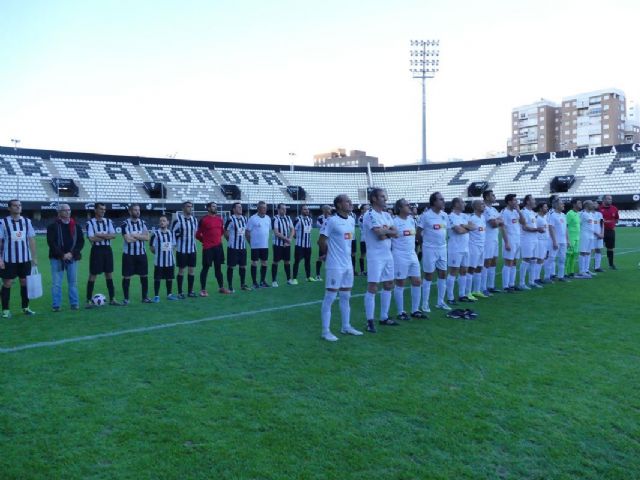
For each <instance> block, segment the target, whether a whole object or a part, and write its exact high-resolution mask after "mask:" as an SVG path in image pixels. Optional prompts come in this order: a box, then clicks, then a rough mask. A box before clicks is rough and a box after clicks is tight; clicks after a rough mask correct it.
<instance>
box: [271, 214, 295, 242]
mask: <svg viewBox="0 0 640 480" xmlns="http://www.w3.org/2000/svg"><path fill="white" fill-rule="evenodd" d="M271 228H272V229H273V231H274V232H279V233H281V234H282V235H284V236H285V237H288V236H289V235H290V234H291V229H292V228H293V222H292V221H291V217H290V216H289V215H285V216H284V217H281V216H280V215H275V216H274V217H273V219H272V220H271ZM273 244H274V245H275V246H276V247H286V246H287V244H286V243H285V242H284V240H283V239H281V238H278V237H276V236H275V235H274V236H273Z"/></svg>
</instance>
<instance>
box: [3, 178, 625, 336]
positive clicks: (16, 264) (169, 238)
mask: <svg viewBox="0 0 640 480" xmlns="http://www.w3.org/2000/svg"><path fill="white" fill-rule="evenodd" d="M374 191H377V192H382V193H380V195H383V196H384V201H381V200H380V197H379V196H372V198H371V199H370V200H371V206H372V207H373V208H372V209H371V210H369V211H367V210H368V209H367V208H366V207H365V208H364V209H363V212H362V215H361V216H360V218H359V219H358V223H359V224H360V227H361V229H362V234H361V259H360V269H361V272H363V271H364V259H363V254H366V257H367V264H368V265H369V272H368V273H367V276H368V277H369V278H368V279H369V284H370V286H369V288H368V291H369V293H374V294H375V288H374V287H372V284H373V285H374V286H375V284H377V283H378V282H383V284H384V290H383V293H382V295H381V297H382V302H381V303H382V311H381V319H382V320H383V321H384V322H386V323H388V324H393V323H394V321H392V320H389V319H388V318H387V313H388V303H389V302H387V294H386V293H385V292H387V291H389V290H390V288H389V286H388V282H391V285H393V280H395V281H396V302H397V305H398V310H399V312H400V313H399V317H400V318H408V315H407V314H406V312H404V309H403V308H402V288H401V287H403V285H404V280H405V279H407V278H410V279H411V282H412V310H411V312H412V315H413V316H421V315H422V312H420V311H419V309H418V308H417V306H418V305H419V297H420V293H421V291H422V297H423V299H424V301H423V311H428V292H429V288H428V287H430V284H431V280H432V277H433V272H434V271H437V273H438V302H437V306H438V307H440V308H448V306H447V305H446V303H445V302H444V296H443V295H440V294H441V293H442V292H444V289H442V288H441V285H440V284H441V282H440V280H442V279H443V277H444V274H446V271H447V266H448V268H449V276H448V278H446V292H447V293H448V300H449V301H450V302H451V301H452V300H453V299H454V296H453V289H454V284H455V279H456V277H457V278H458V280H459V297H460V299H461V300H462V301H474V300H475V298H474V294H473V293H471V292H472V291H473V292H475V294H476V295H475V296H476V297H477V296H480V297H482V296H487V295H490V294H491V293H492V290H493V291H495V288H494V281H495V262H496V259H497V254H498V252H497V250H498V247H497V242H498V230H502V234H503V244H504V246H503V256H504V259H505V267H508V268H509V269H511V270H510V271H509V272H506V273H512V274H513V279H512V280H511V283H509V279H511V276H510V275H503V287H504V288H505V289H507V290H509V288H515V287H514V285H513V283H514V282H515V259H516V258H518V256H519V251H520V250H522V258H523V262H522V265H523V266H521V287H522V286H523V289H526V288H528V287H527V285H526V284H525V283H524V277H525V276H526V272H527V270H528V266H529V263H531V274H530V279H531V278H534V277H535V279H537V278H538V277H539V274H540V270H539V269H538V268H541V266H542V263H543V261H545V262H546V263H547V265H548V266H547V268H545V279H546V281H548V280H549V278H550V276H551V275H553V273H551V272H552V271H551V265H552V264H553V268H555V259H556V257H557V258H558V259H559V261H558V263H559V267H560V270H561V272H560V275H559V278H560V279H563V277H564V274H563V272H562V269H563V266H564V261H563V259H564V252H565V250H568V251H569V255H571V254H573V253H574V252H576V251H577V248H575V247H574V245H573V243H571V242H570V241H569V232H570V229H569V230H567V229H566V227H563V225H564V223H565V222H564V214H563V213H562V204H561V201H560V200H559V199H556V200H555V201H558V202H559V205H554V209H553V210H551V212H549V213H548V212H547V209H546V204H541V205H540V206H539V208H536V210H538V213H539V214H538V215H533V216H532V215H531V214H528V213H527V212H529V211H533V210H532V209H531V208H528V207H530V206H531V205H533V206H535V200H534V199H532V198H528V199H527V202H529V203H531V202H532V203H531V205H529V206H525V208H523V209H522V212H521V211H520V209H519V207H518V202H517V199H516V198H515V195H512V196H507V197H508V201H507V208H505V210H503V212H502V214H498V213H497V210H496V209H495V208H494V207H492V206H491V204H493V203H495V197H493V194H492V192H490V191H488V192H486V193H485V201H486V204H487V205H488V207H486V208H485V202H483V201H480V200H478V201H476V202H474V204H473V209H474V212H473V214H471V215H469V216H467V215H466V214H464V213H463V212H462V210H463V208H464V202H463V201H462V200H461V199H454V201H453V202H452V211H451V213H450V214H449V215H447V214H446V213H444V210H443V209H444V199H441V200H442V202H441V203H442V205H441V206H439V205H438V198H441V195H439V194H433V195H432V198H431V200H432V202H431V207H430V208H429V209H427V210H425V212H424V213H423V214H422V215H421V216H419V217H417V222H416V218H415V215H414V213H415V212H412V207H411V206H410V205H409V203H408V202H406V201H405V200H404V199H401V200H399V201H398V202H396V205H395V213H396V215H395V218H392V216H391V215H390V214H389V213H388V212H387V211H386V194H384V192H383V191H382V190H380V189H374ZM509 197H512V198H509ZM340 198H341V197H340ZM510 203H513V205H510ZM609 204H610V201H609ZM576 205H578V204H576ZM334 206H335V208H336V215H337V216H338V217H339V216H340V209H339V208H338V205H337V204H336V205H334ZM574 208H575V207H574ZM577 208H578V210H579V206H578V207H577ZM612 208H614V209H615V207H612ZM590 209H591V207H590V206H589V205H588V204H587V206H586V209H585V212H582V213H581V214H580V215H581V221H582V222H584V223H585V224H588V225H590V226H591V227H590V228H591V229H592V230H593V231H594V238H597V237H598V236H600V239H601V238H602V236H603V234H602V232H599V233H598V232H596V231H595V230H596V229H595V228H594V227H593V225H596V224H598V221H597V219H596V218H595V217H594V218H593V219H591V217H590V215H592V214H591V213H590ZM191 210H192V204H191V203H190V202H185V203H184V204H183V209H182V212H181V213H180V214H178V215H176V218H175V219H174V220H173V222H172V224H171V225H169V219H168V218H167V217H165V216H163V217H161V218H160V223H159V225H158V227H157V228H154V229H152V230H149V229H148V228H147V226H146V224H145V222H144V221H143V220H142V219H141V218H140V209H139V206H137V205H132V206H131V207H130V209H129V214H130V216H129V218H128V219H127V220H125V221H124V222H123V224H122V227H121V231H122V235H123V238H124V241H125V244H124V248H123V256H122V277H123V280H122V289H123V294H124V301H123V302H122V304H127V303H128V302H129V285H130V279H131V277H132V276H133V275H139V276H140V279H141V285H142V297H143V302H145V303H150V302H158V301H159V300H160V298H159V289H160V281H161V280H165V282H166V287H167V298H168V299H171V300H174V299H178V298H185V296H192V297H193V296H197V295H196V294H195V292H194V291H193V285H194V278H195V275H194V269H195V266H196V240H199V241H200V242H202V244H203V254H202V270H201V272H200V281H201V291H200V296H208V293H207V291H206V278H207V274H208V270H209V268H210V267H211V266H212V265H213V266H214V267H215V272H216V279H217V280H218V285H219V291H220V292H221V293H232V292H233V284H232V282H233V269H234V268H235V267H236V266H238V267H239V274H240V280H241V288H242V289H244V290H251V289H252V287H249V286H248V285H247V284H246V283H245V276H246V273H245V270H246V263H247V246H248V245H249V246H250V247H251V274H252V279H253V288H258V287H265V286H268V285H267V283H266V278H265V277H266V270H267V258H268V246H269V243H270V242H269V237H270V233H271V232H273V236H272V243H273V263H272V283H271V285H272V286H277V282H276V277H277V269H278V263H279V262H281V261H282V262H284V269H285V273H286V277H287V281H288V283H290V284H296V283H297V273H298V267H299V264H300V263H301V262H302V261H303V260H304V266H305V273H306V277H307V279H308V280H309V281H317V280H320V277H319V273H320V265H321V262H322V261H324V260H325V259H327V255H326V252H324V253H323V252H322V248H323V245H324V247H325V249H326V246H327V242H326V241H323V239H324V238H327V236H326V235H325V233H326V232H325V229H326V225H328V220H330V219H332V218H336V216H331V212H330V208H328V207H325V208H324V209H323V215H322V216H321V217H320V218H319V219H318V224H319V225H320V226H321V237H320V242H319V243H320V246H321V252H320V255H319V258H318V261H317V262H316V275H315V276H312V275H311V272H310V259H311V230H312V220H311V217H310V215H309V211H308V209H307V208H306V207H303V210H302V214H301V215H299V216H298V217H297V218H296V220H295V222H293V221H292V220H291V218H290V217H289V216H287V215H286V206H284V205H279V206H278V214H277V215H275V216H274V217H273V219H271V218H269V217H268V216H267V215H266V210H267V206H266V204H265V203H264V202H260V203H259V205H258V212H257V213H256V214H255V215H253V216H251V217H250V218H249V219H247V218H246V217H244V216H243V214H242V206H241V204H239V203H237V204H234V206H233V210H232V212H231V213H232V214H231V216H230V217H229V218H228V219H227V221H226V222H224V224H223V221H222V219H221V217H219V216H218V215H217V212H216V205H215V203H210V204H209V205H208V214H207V215H206V216H205V217H204V218H202V219H201V220H200V222H198V221H197V220H196V218H195V216H193V215H192V212H191ZM9 211H10V212H9V213H10V215H9V216H8V217H6V218H5V219H4V220H3V221H2V223H1V224H0V249H1V250H2V252H3V254H2V259H1V260H0V274H1V276H2V277H3V288H2V310H3V316H4V317H7V316H10V311H9V297H10V295H9V294H10V288H11V283H12V280H13V279H15V277H19V278H20V283H21V294H22V308H23V311H24V312H25V313H27V314H32V313H34V312H33V311H32V310H30V309H29V306H28V295H27V294H26V286H25V283H26V282H25V278H26V276H27V275H28V274H29V272H30V270H31V267H32V263H33V264H37V256H36V252H35V242H34V240H33V238H34V236H35V233H34V231H33V228H32V227H31V223H30V221H29V219H26V218H24V217H22V216H21V215H20V214H21V204H20V202H19V201H17V200H12V201H11V202H9ZM509 212H520V213H518V214H517V215H516V216H515V217H514V215H513V213H511V217H510V218H507V219H506V222H505V216H509ZM570 213H571V212H570ZM104 214H105V206H104V205H103V204H100V203H97V204H96V206H95V217H94V218H92V219H91V220H90V221H89V222H88V224H87V238H88V239H89V241H90V242H91V244H92V247H91V254H90V262H89V263H90V265H89V266H90V276H89V281H88V283H87V306H88V307H92V306H94V303H93V302H92V301H91V299H92V293H93V288H94V285H95V280H96V277H97V275H99V274H101V273H105V277H106V281H107V288H108V290H109V297H110V298H109V300H110V303H111V304H112V305H120V304H121V303H120V302H118V301H117V300H116V299H115V292H114V290H115V289H114V285H113V276H112V274H113V253H112V251H111V240H112V239H113V238H115V236H116V230H115V228H114V226H113V223H112V222H111V220H109V219H107V218H105V216H104ZM378 214H383V216H384V218H383V219H382V220H383V221H384V222H386V223H381V224H380V225H376V226H375V229H376V230H373V229H372V228H371V226H370V225H369V223H371V221H372V220H371V219H372V218H376V219H377V220H380V219H379V218H377V216H378ZM554 214H555V215H554ZM595 215H597V214H595ZM347 216H348V218H349V220H350V222H352V223H353V224H354V228H355V222H356V218H355V216H354V215H353V213H352V206H351V204H350V201H349V208H348V214H347ZM516 217H517V218H516ZM520 217H522V218H523V219H524V224H523V222H522V220H521V219H520ZM582 217H584V218H582ZM587 217H589V219H587ZM382 220H381V221H382ZM554 220H555V224H554ZM528 222H530V223H531V224H532V225H534V224H535V226H534V227H529V226H527V225H526V223H528ZM521 224H522V225H521ZM548 224H550V226H549V227H547V225H548ZM514 225H515V226H516V227H517V228H516V229H514V228H513V226H514ZM600 225H601V223H600ZM379 228H382V230H386V229H387V228H392V229H394V230H395V231H396V232H401V234H402V238H401V239H399V238H398V237H394V236H392V235H391V234H390V233H389V232H387V233H386V234H384V235H386V236H385V238H383V239H380V238H378V236H379V235H378V234H377V233H371V232H377V231H378V230H377V229H379ZM520 228H521V229H522V230H523V242H522V245H520V242H519V230H520ZM528 228H536V231H535V232H530V231H529V230H528ZM447 232H448V235H447ZM530 233H533V234H534V236H536V242H533V243H535V244H536V245H537V246H536V247H534V248H533V250H531V248H530V247H531V245H532V244H533V243H532V242H531V241H528V240H529V239H530V238H531V237H530V236H529V235H528V234H530ZM390 235H391V236H390ZM222 236H224V237H226V239H227V259H226V263H227V281H228V284H229V288H225V287H224V286H223V279H222V271H221V265H222V264H223V263H224V262H225V259H224V252H223V250H222ZM447 237H448V249H447ZM565 237H566V241H565V240H564V239H565ZM516 239H518V241H516ZM380 240H389V241H388V242H386V243H385V242H384V241H383V242H382V243H380ZM47 241H48V245H49V258H50V261H51V267H52V279H53V282H52V283H53V285H52V297H53V309H54V311H58V310H59V309H60V306H61V301H62V298H61V296H62V295H61V291H62V280H63V276H64V274H65V272H66V276H67V280H68V282H69V287H70V288H69V296H70V304H71V308H73V309H77V308H79V296H78V292H77V282H76V276H77V267H76V263H77V262H78V261H79V260H80V258H81V251H82V248H83V246H84V237H83V235H82V229H81V228H80V227H79V226H78V225H76V224H75V222H74V220H73V219H72V218H71V212H70V208H69V206H68V205H66V204H60V205H59V206H58V219H57V220H56V222H54V223H53V224H51V225H50V226H49V228H48V229H47ZM147 241H148V242H149V246H150V249H151V251H152V253H153V255H154V293H155V296H154V298H153V300H151V299H149V298H148V296H147V294H148V280H147V272H148V265H147V255H146V250H145V242H147ZM293 242H295V263H294V273H293V277H292V276H291V271H290V255H291V248H290V246H291V244H292V243H293ZM585 242H586V240H585V241H581V244H584V245H586V243H585ZM347 243H348V247H349V248H348V255H346V257H345V258H347V259H348V262H346V263H348V264H349V268H350V270H351V276H353V271H354V269H355V253H356V249H355V230H354V232H353V233H352V234H351V235H350V236H349V239H348V242H347ZM387 244H388V245H387ZM543 244H545V245H546V247H543V246H541V245H543ZM416 245H418V248H417V250H418V252H419V253H418V255H419V254H420V253H422V254H423V258H422V260H423V270H424V276H425V278H424V280H423V281H422V284H421V283H420V282H421V279H420V277H421V275H420V264H419V260H417V258H418V255H416ZM383 246H384V247H383ZM567 246H568V249H567ZM386 247H388V250H389V252H393V253H392V257H395V259H396V262H395V264H396V265H395V266H391V264H389V263H388V262H387V263H386V264H385V262H382V261H381V260H380V259H382V258H384V257H386V256H387V255H386V253H389V252H386V250H387V248H386ZM420 247H421V248H420ZM595 247H596V246H595V245H594V248H595ZM585 248H586V247H585ZM595 250H596V251H597V252H598V251H599V250H598V248H595ZM174 251H175V259H174ZM334 251H336V252H337V251H339V250H338V249H334ZM538 251H539V253H538V254H537V256H536V254H535V252H538ZM580 251H582V250H580ZM556 254H557V255H556ZM589 255H590V252H589ZM414 257H415V258H414ZM329 258H332V257H331V256H330V257H329ZM597 258H598V257H597V254H596V259H597ZM532 259H537V261H535V262H533V261H532ZM596 261H598V260H596ZM175 264H177V266H178V275H177V283H178V295H177V296H176V295H173V293H172V281H173V278H174V265H175ZM332 264H333V261H329V260H327V271H328V273H327V288H328V291H330V290H332V288H330V287H332V286H335V284H336V283H337V282H338V280H336V278H333V277H332V274H333V271H332V270H333V268H334V267H332V266H331V265H332ZM538 265H539V266H540V267H538ZM581 265H582V264H581ZM587 265H588V264H587ZM258 266H260V280H259V281H258V278H257V269H258ZM483 266H484V267H485V268H483ZM598 267H599V265H596V268H598ZM537 269H538V270H537ZM185 270H187V273H188V274H187V280H188V290H187V294H186V295H185V294H184V293H183V281H184V273H185ZM504 270H505V269H504V268H503V274H504V273H505V271H504ZM390 272H391V273H390ZM363 273H364V272H363ZM579 273H580V276H581V277H582V276H583V275H588V274H587V273H586V272H585V271H584V269H583V268H582V266H581V269H580V272H579ZM388 277H391V280H389V279H388ZM533 285H536V283H533ZM344 288H346V287H341V289H344ZM371 290H373V292H371ZM343 291H345V290H343ZM344 296H345V295H344V294H341V299H342V298H343V297H344ZM416 298H417V299H418V300H416ZM374 301H375V300H374ZM370 303H371V299H370V298H369V297H368V296H366V297H365V304H367V305H368V304H370ZM372 316H373V315H372V313H371V315H369V313H368V312H367V319H368V320H370V322H369V323H370V324H372V321H371V320H372ZM371 330H372V329H371Z"/></svg>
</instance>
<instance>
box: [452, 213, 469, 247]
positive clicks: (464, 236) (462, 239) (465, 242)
mask: <svg viewBox="0 0 640 480" xmlns="http://www.w3.org/2000/svg"><path fill="white" fill-rule="evenodd" d="M467 223H469V220H468V218H467V215H466V214H465V213H462V212H460V213H456V212H451V213H450V214H449V215H448V221H447V230H448V231H449V239H448V240H447V243H448V245H449V252H451V253H465V252H468V251H469V232H467V231H466V230H465V233H458V232H456V231H455V230H454V227H457V226H459V225H466V224H467Z"/></svg>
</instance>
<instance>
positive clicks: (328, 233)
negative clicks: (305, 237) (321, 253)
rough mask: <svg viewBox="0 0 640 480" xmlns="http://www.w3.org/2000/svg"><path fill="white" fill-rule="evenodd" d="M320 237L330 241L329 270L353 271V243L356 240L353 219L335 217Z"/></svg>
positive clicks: (321, 232) (323, 228) (324, 228)
mask: <svg viewBox="0 0 640 480" xmlns="http://www.w3.org/2000/svg"><path fill="white" fill-rule="evenodd" d="M320 235H324V236H325V237H327V239H328V253H327V265H326V267H327V269H331V268H339V269H352V268H353V266H352V264H351V241H352V240H353V239H354V238H355V222H354V220H353V218H352V217H350V216H349V217H347V218H344V217H341V216H340V215H337V214H336V215H333V216H332V217H329V218H328V219H327V220H326V221H325V222H324V223H323V225H322V228H321V229H320Z"/></svg>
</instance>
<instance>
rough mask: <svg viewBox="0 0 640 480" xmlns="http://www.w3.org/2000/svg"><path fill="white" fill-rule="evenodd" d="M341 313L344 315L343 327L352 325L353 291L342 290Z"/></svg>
mask: <svg viewBox="0 0 640 480" xmlns="http://www.w3.org/2000/svg"><path fill="white" fill-rule="evenodd" d="M339 295H340V315H341V317H342V328H347V327H349V326H351V320H350V317H351V305H350V303H349V299H350V298H351V292H350V291H348V290H341V291H340V294H339Z"/></svg>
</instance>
